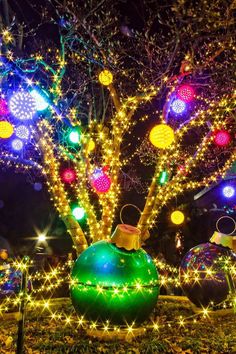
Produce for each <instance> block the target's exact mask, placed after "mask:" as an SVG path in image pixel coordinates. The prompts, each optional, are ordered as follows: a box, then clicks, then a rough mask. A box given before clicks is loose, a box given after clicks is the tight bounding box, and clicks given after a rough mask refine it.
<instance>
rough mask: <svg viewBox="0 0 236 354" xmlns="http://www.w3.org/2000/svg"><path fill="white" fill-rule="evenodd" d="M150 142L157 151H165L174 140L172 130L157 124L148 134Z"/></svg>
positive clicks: (167, 126)
mask: <svg viewBox="0 0 236 354" xmlns="http://www.w3.org/2000/svg"><path fill="white" fill-rule="evenodd" d="M149 140H150V142H151V143H152V144H153V145H154V146H155V147H157V148H159V149H166V148H168V147H170V145H171V144H172V143H173V141H174V140H175V135H174V130H173V129H172V128H171V127H170V126H169V125H166V124H158V125H156V126H155V127H153V128H152V130H151V131H150V134H149Z"/></svg>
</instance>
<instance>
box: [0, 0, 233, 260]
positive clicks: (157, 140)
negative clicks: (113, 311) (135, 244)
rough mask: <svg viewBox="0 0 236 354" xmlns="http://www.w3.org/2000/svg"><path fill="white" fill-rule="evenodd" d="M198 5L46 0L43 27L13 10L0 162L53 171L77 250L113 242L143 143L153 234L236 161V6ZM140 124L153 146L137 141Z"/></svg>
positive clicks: (147, 215)
mask: <svg viewBox="0 0 236 354" xmlns="http://www.w3.org/2000/svg"><path fill="white" fill-rule="evenodd" d="M194 3H195V2H192V1H190V2H186V1H177V2H176V3H175V4H168V2H167V3H166V2H165V5H161V4H158V3H157V2H156V1H145V2H140V3H139V2H138V3H137V2H135V1H134V2H130V4H129V5H128V4H125V2H120V1H116V2H114V1H109V0H108V1H101V2H98V1H83V2H82V4H81V3H77V1H74V2H73V1H72V2H68V4H66V5H65V2H63V4H62V2H61V1H57V0H56V1H47V2H45V4H42V6H43V8H41V7H40V6H36V5H35V7H34V9H37V11H38V13H41V22H40V23H39V24H38V26H36V27H32V26H30V25H29V24H26V25H24V24H22V23H20V21H18V23H17V22H16V21H15V22H14V20H12V22H10V21H11V20H10V19H9V16H10V17H11V12H12V11H13V10H12V11H10V12H9V11H8V12H7V11H5V13H4V14H5V16H4V18H3V21H2V22H4V21H5V25H3V24H2V25H1V26H2V28H1V32H2V55H1V66H0V74H1V86H2V98H1V101H0V114H1V122H0V123H1V124H0V138H1V140H2V141H1V142H2V144H1V163H3V164H11V163H13V164H14V165H16V167H17V168H21V167H22V166H23V167H24V169H27V170H28V169H30V170H34V171H35V170H37V171H38V172H37V173H40V174H41V175H42V176H44V178H45V180H46V181H47V185H48V190H49V192H50V194H51V197H52V199H53V201H54V204H55V207H56V209H57V210H58V212H59V215H60V216H61V218H62V220H63V221H64V222H65V224H66V226H67V229H68V232H69V233H70V235H71V237H72V240H73V243H74V245H75V247H76V249H77V252H78V253H79V252H81V250H83V249H84V248H85V247H87V245H88V243H90V242H94V241H97V240H99V239H102V238H108V237H109V235H110V233H111V229H112V226H113V222H114V219H115V215H116V213H117V212H118V211H119V209H120V204H119V200H120V197H121V193H122V185H121V179H120V177H121V172H122V170H123V169H124V168H125V166H129V165H130V164H131V163H132V160H133V158H134V156H135V155H136V154H137V151H139V153H140V155H142V156H143V154H141V151H142V147H145V148H144V150H145V149H146V150H147V151H148V153H149V156H151V157H150V158H149V161H152V164H153V176H152V179H151V181H150V184H149V188H148V190H147V196H146V201H145V205H144V208H143V210H142V212H141V216H140V219H139V222H138V227H139V228H140V229H141V231H142V237H143V240H145V239H146V238H147V237H148V236H149V232H148V231H149V230H150V229H151V228H152V227H153V226H154V224H155V222H156V221H157V220H158V216H159V214H160V212H161V210H162V208H163V207H164V206H165V205H166V204H168V203H169V202H170V201H171V200H172V199H173V198H175V197H176V196H177V195H179V194H181V193H184V192H185V191H187V190H192V189H196V188H199V187H202V186H208V185H210V184H211V183H212V182H215V181H216V180H217V179H219V178H222V177H223V176H224V175H225V174H226V172H227V170H228V169H229V168H230V166H231V164H232V162H233V161H234V160H235V157H236V156H235V155H236V152H235V120H234V117H233V109H234V99H235V97H234V81H235V76H234V67H233V61H234V60H233V58H234V57H235V42H234V38H235V33H234V18H233V11H234V6H235V5H234V4H233V2H232V3H231V2H230V1H214V2H212V3H211V2H207V1H200V2H199V3H198V5H197V6H196V5H194ZM5 5H6V4H5ZM29 6H33V5H29ZM125 7H126V8H125ZM6 9H9V8H6ZM6 9H5V10H6ZM9 13H10V15H9ZM7 14H8V15H7ZM124 14H126V16H124ZM6 15H7V16H8V17H6ZM127 19H129V21H128V20H127ZM44 26H46V27H44ZM40 28H43V30H42V31H43V33H44V35H43V36H42V35H41V36H40V35H39V29H40ZM47 31H48V32H50V31H51V32H52V33H54V34H55V35H53V36H52V35H50V33H49V36H48V39H45V35H46V37H47V33H46V32H47ZM52 37H54V38H52ZM49 38H51V39H49ZM144 121H145V124H144V123H143V122H144ZM138 124H140V125H141V129H143V128H142V127H148V129H147V131H146V136H147V137H148V138H149V139H150V142H148V141H147V140H148V139H145V141H144V142H142V143H140V140H137V141H134V136H133V128H134V126H135V125H138ZM131 145H132V146H131ZM140 145H141V146H140ZM127 146H128V153H127V151H126V150H127V149H125V147H126V148H127ZM133 146H135V148H134V149H132V147H133ZM150 151H151V154H150ZM144 155H145V154H144ZM219 156H220V157H219ZM215 157H216V158H215ZM141 160H142V159H141ZM209 160H211V161H212V163H211V165H210V167H209V165H208V164H206V162H209ZM144 168H145V166H144ZM85 219H86V223H87V227H84V224H85V222H84V221H83V220H85Z"/></svg>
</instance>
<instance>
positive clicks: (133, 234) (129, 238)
mask: <svg viewBox="0 0 236 354" xmlns="http://www.w3.org/2000/svg"><path fill="white" fill-rule="evenodd" d="M111 243H114V244H115V245H116V246H117V247H119V248H124V249H126V250H127V251H131V250H138V249H139V248H141V232H140V230H139V229H138V228H137V227H135V226H131V225H127V224H118V225H117V226H116V229H115V231H114V232H113V234H112V236H111Z"/></svg>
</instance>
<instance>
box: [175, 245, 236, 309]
mask: <svg viewBox="0 0 236 354" xmlns="http://www.w3.org/2000/svg"><path fill="white" fill-rule="evenodd" d="M226 258H229V259H230V261H231V262H232V263H233V264H234V266H235V265H236V254H235V253H234V252H233V251H232V250H230V249H229V248H227V247H224V246H221V245H216V244H214V243H210V242H207V243H203V244H200V245H198V246H195V247H193V248H192V249H190V250H189V251H188V252H187V253H186V255H185V256H184V258H183V259H182V262H181V265H180V269H179V276H180V283H181V287H182V289H183V291H184V293H185V294H186V296H187V297H188V298H189V300H190V301H191V302H192V303H194V304H195V305H196V306H198V307H202V306H204V307H205V306H208V305H210V304H219V303H221V302H222V301H224V300H226V298H227V296H228V294H229V291H230V289H229V285H228V281H227V277H226V274H225V272H224V270H223V259H226ZM231 275H232V284H233V286H234V287H235V286H236V275H235V274H231Z"/></svg>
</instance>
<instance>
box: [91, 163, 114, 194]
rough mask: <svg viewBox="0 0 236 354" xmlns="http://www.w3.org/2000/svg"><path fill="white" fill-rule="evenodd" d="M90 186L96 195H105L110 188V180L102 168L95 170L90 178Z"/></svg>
mask: <svg viewBox="0 0 236 354" xmlns="http://www.w3.org/2000/svg"><path fill="white" fill-rule="evenodd" d="M105 170H106V169H105ZM91 184H92V187H93V188H94V189H95V191H96V192H97V193H107V192H108V191H109V189H110V187H111V179H110V177H109V176H108V175H107V174H106V173H105V171H104V168H96V169H95V170H94V172H93V174H92V176H91Z"/></svg>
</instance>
